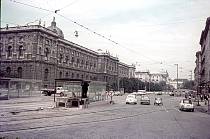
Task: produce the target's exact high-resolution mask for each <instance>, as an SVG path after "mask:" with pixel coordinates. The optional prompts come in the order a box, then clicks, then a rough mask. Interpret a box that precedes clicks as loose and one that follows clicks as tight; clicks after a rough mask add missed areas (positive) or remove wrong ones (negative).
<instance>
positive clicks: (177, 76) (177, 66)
mask: <svg viewBox="0 0 210 139" xmlns="http://www.w3.org/2000/svg"><path fill="white" fill-rule="evenodd" d="M174 65H176V85H177V89H179V87H178V78H179V73H178V70H179V65H178V64H174Z"/></svg>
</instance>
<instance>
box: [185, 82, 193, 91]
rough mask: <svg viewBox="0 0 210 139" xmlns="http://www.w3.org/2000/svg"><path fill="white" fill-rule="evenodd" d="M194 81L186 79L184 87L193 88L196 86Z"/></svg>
mask: <svg viewBox="0 0 210 139" xmlns="http://www.w3.org/2000/svg"><path fill="white" fill-rule="evenodd" d="M194 85H195V84H194V81H192V80H191V81H188V80H187V81H185V82H184V83H183V89H191V90H193V87H194Z"/></svg>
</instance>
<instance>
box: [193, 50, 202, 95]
mask: <svg viewBox="0 0 210 139" xmlns="http://www.w3.org/2000/svg"><path fill="white" fill-rule="evenodd" d="M195 64H196V67H195V69H194V79H195V80H194V81H195V89H196V90H197V92H200V83H201V51H198V52H196V60H195Z"/></svg>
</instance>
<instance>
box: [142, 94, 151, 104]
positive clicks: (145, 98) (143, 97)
mask: <svg viewBox="0 0 210 139" xmlns="http://www.w3.org/2000/svg"><path fill="white" fill-rule="evenodd" d="M140 104H148V105H150V99H149V97H148V96H146V95H143V96H141V99H140Z"/></svg>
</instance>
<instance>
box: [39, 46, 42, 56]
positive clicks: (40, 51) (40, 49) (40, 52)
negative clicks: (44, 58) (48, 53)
mask: <svg viewBox="0 0 210 139" xmlns="http://www.w3.org/2000/svg"><path fill="white" fill-rule="evenodd" d="M39 54H40V55H41V54H42V48H41V47H39Z"/></svg>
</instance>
